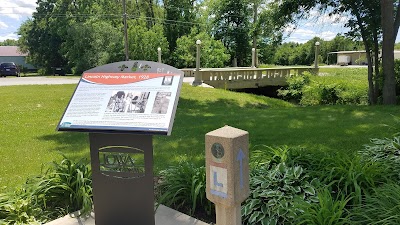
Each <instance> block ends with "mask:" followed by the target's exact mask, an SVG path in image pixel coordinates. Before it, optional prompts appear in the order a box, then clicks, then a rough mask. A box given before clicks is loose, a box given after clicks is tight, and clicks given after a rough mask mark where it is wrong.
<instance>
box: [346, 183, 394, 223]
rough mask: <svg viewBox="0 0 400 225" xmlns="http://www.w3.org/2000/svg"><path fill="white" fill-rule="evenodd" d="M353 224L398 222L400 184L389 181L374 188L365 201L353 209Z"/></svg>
mask: <svg viewBox="0 0 400 225" xmlns="http://www.w3.org/2000/svg"><path fill="white" fill-rule="evenodd" d="M353 224H376V225H379V224H382V225H383V224H385V225H398V224H400V186H399V185H398V184H393V183H390V184H384V185H383V186H381V187H378V188H375V189H374V191H373V193H372V195H367V196H366V198H365V203H364V204H363V205H360V206H358V207H356V208H355V209H354V210H353Z"/></svg>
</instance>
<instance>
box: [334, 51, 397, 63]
mask: <svg viewBox="0 0 400 225" xmlns="http://www.w3.org/2000/svg"><path fill="white" fill-rule="evenodd" d="M393 52H394V58H395V59H400V51H397V50H394V51H393ZM331 54H336V55H337V61H336V64H337V65H346V66H347V65H367V64H368V61H367V53H366V51H365V50H363V51H339V52H329V53H328V57H330V55H331Z"/></svg>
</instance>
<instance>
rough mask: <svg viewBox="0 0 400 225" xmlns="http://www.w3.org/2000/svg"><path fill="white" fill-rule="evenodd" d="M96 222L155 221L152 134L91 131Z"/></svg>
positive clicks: (124, 224) (121, 224)
mask: <svg viewBox="0 0 400 225" xmlns="http://www.w3.org/2000/svg"><path fill="white" fill-rule="evenodd" d="M89 139H90V155H91V162H92V179H93V200H94V210H95V213H96V217H95V220H96V225H110V224H118V225H132V224H138V225H139V224H143V225H147V224H149V225H154V223H155V222H154V182H153V145H152V136H151V135H134V134H102V133H90V134H89Z"/></svg>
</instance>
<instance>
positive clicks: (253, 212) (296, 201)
mask: <svg viewBox="0 0 400 225" xmlns="http://www.w3.org/2000/svg"><path fill="white" fill-rule="evenodd" d="M309 180H310V178H309V177H308V175H306V174H305V173H304V171H303V168H302V167H301V166H287V165H286V164H285V163H279V164H277V165H273V166H272V167H271V168H269V166H268V165H261V166H260V167H258V168H255V169H253V171H252V174H251V177H250V189H251V191H250V193H251V194H250V196H249V198H248V199H247V200H246V201H245V202H244V204H243V206H242V218H243V223H244V224H248V225H250V224H251V225H253V224H262V225H264V224H292V223H293V222H294V221H295V218H297V217H298V216H299V215H300V214H302V213H303V212H304V211H303V210H302V209H300V207H299V206H300V205H302V204H311V203H312V202H318V198H317V196H316V187H317V184H318V180H317V179H313V180H311V181H309Z"/></svg>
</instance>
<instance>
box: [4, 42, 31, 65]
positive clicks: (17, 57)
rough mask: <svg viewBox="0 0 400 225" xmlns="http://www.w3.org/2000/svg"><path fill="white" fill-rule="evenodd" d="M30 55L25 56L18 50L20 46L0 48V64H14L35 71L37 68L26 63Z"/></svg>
mask: <svg viewBox="0 0 400 225" xmlns="http://www.w3.org/2000/svg"><path fill="white" fill-rule="evenodd" d="M27 55H28V54H24V53H22V52H20V51H19V50H18V46H0V63H2V62H14V63H15V64H17V65H18V66H20V67H21V66H23V67H26V68H27V69H30V70H32V69H35V67H34V66H33V65H31V64H29V63H27V62H26V57H27Z"/></svg>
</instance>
